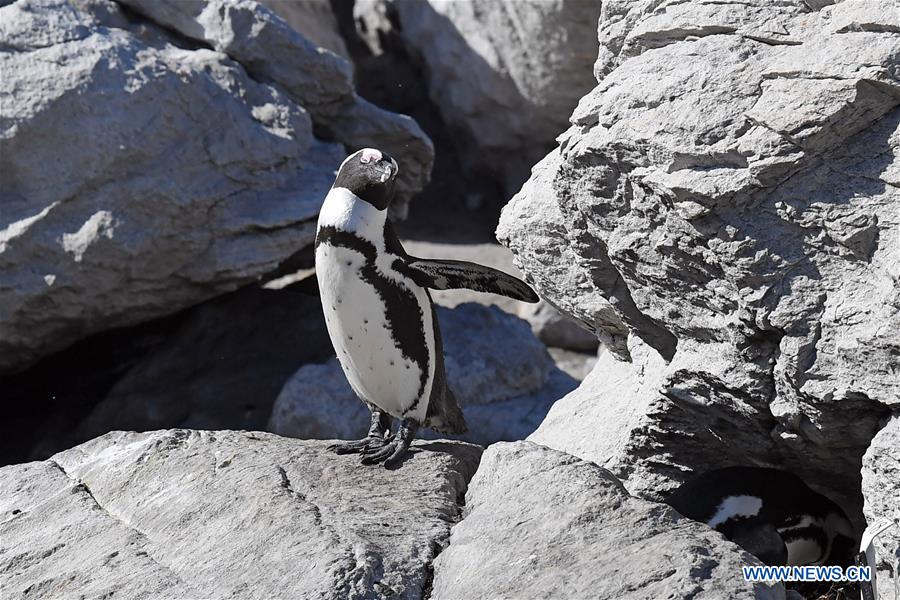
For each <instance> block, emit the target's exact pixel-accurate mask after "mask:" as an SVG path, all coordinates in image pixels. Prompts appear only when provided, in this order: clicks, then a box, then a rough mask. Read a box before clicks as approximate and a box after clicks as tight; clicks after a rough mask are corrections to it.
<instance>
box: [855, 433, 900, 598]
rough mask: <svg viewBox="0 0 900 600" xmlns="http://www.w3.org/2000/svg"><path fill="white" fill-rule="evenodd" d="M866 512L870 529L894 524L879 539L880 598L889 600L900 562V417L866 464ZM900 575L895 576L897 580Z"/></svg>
mask: <svg viewBox="0 0 900 600" xmlns="http://www.w3.org/2000/svg"><path fill="white" fill-rule="evenodd" d="M862 463H863V464H862V493H863V497H865V506H864V507H863V512H864V513H865V515H866V521H867V522H868V523H869V524H870V525H874V524H875V523H877V522H879V521H881V520H887V521H889V522H892V523H893V524H894V526H893V527H891V528H890V529H887V530H886V531H884V532H883V533H882V534H881V535H879V536H878V537H877V538H875V556H876V559H877V561H878V566H879V570H880V572H879V574H878V593H879V598H884V599H886V600H887V599H889V598H891V597H892V594H893V587H894V582H893V581H892V580H891V578H890V573H891V571H893V570H894V569H896V567H897V564H898V563H897V561H898V559H900V554H898V553H900V416H897V415H895V416H893V417H892V418H891V419H890V420H889V421H888V422H887V425H885V427H884V428H883V429H882V430H881V431H879V432H878V434H877V435H876V436H875V437H874V438H873V439H872V445H871V446H869V449H868V450H867V451H866V453H865V455H864V456H863V461H862ZM897 576H898V575H897V573H896V572H894V573H893V577H894V578H896V577H897Z"/></svg>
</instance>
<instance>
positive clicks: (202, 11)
mask: <svg viewBox="0 0 900 600" xmlns="http://www.w3.org/2000/svg"><path fill="white" fill-rule="evenodd" d="M118 1H119V2H120V3H122V4H124V5H126V6H128V7H129V8H131V9H133V10H135V11H137V12H139V13H140V14H142V15H144V16H146V17H147V18H149V19H151V20H152V21H154V22H155V23H158V24H160V25H162V26H164V27H169V28H172V29H174V30H176V31H177V32H178V33H180V34H181V35H183V36H186V37H188V38H190V39H192V40H196V41H198V42H201V43H204V44H208V45H210V46H212V47H213V48H215V49H216V50H217V51H219V52H222V53H224V54H226V55H228V56H229V57H230V58H232V59H234V60H236V61H237V62H239V63H240V64H241V65H242V66H243V67H244V68H245V69H246V70H247V73H248V74H249V75H250V76H252V77H254V78H256V79H260V80H263V81H272V82H274V83H276V84H278V86H280V87H281V88H282V89H284V90H285V91H286V92H287V93H288V94H289V95H290V97H291V98H292V99H293V100H294V101H296V102H297V103H299V104H301V105H302V106H303V107H304V108H305V109H306V110H307V111H309V115H310V117H311V118H312V120H313V122H314V123H315V125H316V127H317V134H321V135H324V136H325V137H327V138H334V139H336V140H339V141H341V142H342V143H343V144H344V146H345V147H347V148H348V149H358V148H363V147H366V146H372V147H376V148H380V149H382V150H385V151H387V152H388V153H389V154H390V155H392V156H393V157H394V158H396V159H397V162H398V163H400V165H401V166H402V170H401V172H400V174H399V175H398V176H397V185H396V193H397V200H396V201H395V202H394V203H393V205H392V206H391V209H392V211H393V212H394V214H395V215H397V216H399V217H402V216H404V215H405V214H406V208H407V207H406V201H408V199H409V198H410V197H411V196H412V195H413V194H415V193H416V192H418V191H419V190H421V189H422V188H423V187H424V186H425V184H426V183H427V182H428V177H429V174H430V172H431V165H432V163H433V162H434V148H433V147H432V144H431V140H429V139H428V137H427V136H426V135H425V134H424V133H423V132H422V130H421V129H420V128H419V126H418V125H417V124H416V123H415V121H413V120H412V119H410V118H409V117H407V116H404V115H397V114H393V113H390V112H387V111H384V110H382V109H380V108H378V107H377V106H375V105H373V104H371V103H369V102H367V101H366V100H364V99H362V98H360V97H359V96H357V95H356V93H355V92H354V91H353V68H352V66H351V65H350V63H349V62H347V61H346V60H344V59H342V58H341V57H339V56H337V55H335V54H332V53H330V52H321V51H320V49H319V48H318V47H317V46H316V45H315V44H313V43H312V42H310V41H309V40H307V39H306V38H304V37H303V36H302V35H300V34H299V33H297V32H296V31H294V30H293V29H291V27H290V26H289V25H288V24H287V23H286V22H285V21H283V20H282V19H281V18H279V17H278V16H277V15H275V13H273V12H271V11H270V10H268V9H267V8H265V7H263V6H261V5H260V4H257V3H256V2H255V1H254V0H211V1H209V2H206V1H202V2H197V1H196V0H194V1H191V2H183V1H182V0H118Z"/></svg>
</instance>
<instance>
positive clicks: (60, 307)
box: [0, 0, 433, 372]
mask: <svg viewBox="0 0 900 600" xmlns="http://www.w3.org/2000/svg"><path fill="white" fill-rule="evenodd" d="M4 4H5V5H4V6H3V7H2V8H0V41H2V45H3V46H4V48H6V49H7V51H5V52H3V53H0V70H2V72H3V73H4V76H3V78H2V82H0V170H2V172H3V173H4V179H3V181H4V185H3V186H2V187H3V189H2V195H0V215H2V217H0V315H2V319H0V372H2V371H11V370H16V369H20V368H22V367H24V366H26V365H28V364H30V363H32V362H34V361H35V360H37V359H38V358H40V357H42V356H44V355H47V354H48V353H51V352H53V351H56V350H59V349H61V348H63V347H65V346H66V345H68V344H70V343H72V342H73V341H75V340H77V339H81V338H83V337H85V336H86V335H89V334H91V333H93V332H97V331H100V330H105V329H109V328H113V327H119V326H123V325H128V324H132V323H138V322H142V321H146V320H148V319H150V318H154V317H157V316H160V315H164V314H169V313H172V312H174V311H177V310H179V309H182V308H185V307H187V306H190V305H192V304H195V303H197V302H199V301H202V300H204V299H207V298H210V297H214V296H216V295H219V294H222V293H225V292H228V291H231V290H234V289H236V288H238V287H239V286H241V285H242V284H245V283H247V282H249V281H252V280H254V279H256V278H257V277H259V276H260V275H262V274H264V273H266V272H269V271H272V270H273V269H275V268H276V267H277V266H278V265H279V264H280V263H282V262H283V261H285V260H286V259H287V258H289V257H291V256H292V255H294V254H295V253H297V252H299V251H300V250H301V249H302V248H303V247H304V246H307V245H308V244H310V243H311V241H312V239H313V235H314V227H315V218H316V213H317V210H318V206H319V204H320V202H321V199H322V197H323V196H324V194H325V193H326V191H327V190H328V188H329V186H330V184H331V182H332V180H333V174H334V170H335V168H336V167H337V165H339V164H340V161H341V160H342V158H343V157H344V155H345V149H346V148H355V147H359V146H365V145H373V146H380V147H383V148H385V149H386V150H388V151H392V152H394V153H395V154H396V155H397V156H398V159H399V160H400V162H401V164H402V165H403V167H404V170H403V171H404V172H403V173H402V174H401V177H402V178H403V181H402V182H401V184H400V185H401V187H402V190H401V192H402V195H403V198H402V199H401V200H400V202H399V203H398V205H397V208H398V211H397V212H398V214H400V213H403V212H404V208H405V204H404V201H405V199H408V197H409V196H410V195H411V193H412V192H414V191H416V190H418V189H421V188H422V186H423V185H424V184H425V182H426V181H427V178H428V173H429V170H430V165H431V161H432V156H433V153H432V150H431V145H430V141H429V140H428V139H427V138H426V137H425V135H424V134H423V133H422V132H421V130H420V129H419V128H418V126H417V125H415V123H414V122H413V121H412V120H411V119H409V118H407V117H402V116H401V115H396V114H393V113H388V112H386V111H382V110H381V109H378V108H376V107H374V106H373V105H371V104H369V103H367V102H365V101H364V100H362V99H360V98H359V97H357V96H356V95H355V93H354V91H353V87H352V82H351V75H352V73H351V68H350V66H349V64H348V63H347V62H346V61H345V60H343V59H341V58H340V57H338V56H336V55H334V54H332V53H330V52H327V51H320V49H319V48H317V47H316V46H315V45H314V44H313V43H311V42H309V41H307V40H306V39H305V38H303V37H302V36H301V35H300V34H298V33H296V32H294V31H293V30H292V29H291V28H290V27H288V26H287V25H286V24H285V23H284V22H283V21H281V20H280V19H279V18H277V17H276V16H274V15H273V14H272V13H271V12H269V11H268V10H266V9H265V8H263V7H260V6H258V5H257V4H255V3H253V2H248V1H242V2H220V1H214V2H210V3H196V2H163V1H156V0H153V1H152V2H140V1H138V0H134V1H129V2H127V3H126V4H127V6H128V8H127V9H125V8H122V7H121V6H120V5H119V4H114V3H112V2H109V1H107V0H84V1H79V2H71V1H68V0H19V1H17V2H12V3H4ZM201 9H202V10H201ZM225 124H227V126H224V125H225ZM51 166H52V168H51Z"/></svg>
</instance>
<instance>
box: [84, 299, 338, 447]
mask: <svg viewBox="0 0 900 600" xmlns="http://www.w3.org/2000/svg"><path fill="white" fill-rule="evenodd" d="M302 285H303V284H297V285H294V286H290V287H287V288H284V289H280V290H268V289H261V288H259V287H248V288H244V289H242V290H239V291H237V292H234V293H233V294H228V295H225V296H222V297H220V298H216V299H215V300H212V301H210V302H207V303H204V304H202V305H200V306H198V307H196V308H193V309H191V310H190V314H189V315H188V316H187V317H186V318H185V319H184V321H183V322H182V323H181V324H180V325H179V327H178V329H177V330H176V331H175V332H173V333H172V334H170V335H169V336H168V337H167V339H166V341H165V343H164V344H163V345H162V346H161V347H160V348H156V349H154V351H153V352H151V353H150V354H148V355H147V356H146V357H144V358H143V360H141V361H140V362H139V363H138V364H136V365H135V366H133V367H132V368H131V369H130V370H129V371H128V372H127V373H125V374H124V375H123V376H122V377H121V378H120V379H119V380H118V381H117V382H116V383H115V385H114V386H113V387H112V389H111V390H110V391H109V392H108V393H107V394H106V396H105V398H104V399H103V400H102V401H101V402H100V403H99V404H98V405H97V406H96V407H95V408H94V409H93V411H92V412H91V413H90V414H89V415H88V416H87V417H86V418H85V419H84V421H82V423H81V424H80V425H79V426H78V428H77V432H76V437H77V439H78V441H84V440H88V439H90V438H92V437H95V436H97V435H101V434H103V433H106V432H107V431H112V430H115V429H122V430H136V431H147V430H153V429H168V428H173V427H184V428H189V429H193V428H196V429H248V430H259V429H263V428H264V427H265V425H266V423H267V421H268V420H269V416H270V414H271V412H272V405H273V404H274V403H275V399H276V398H277V397H278V394H279V393H280V391H281V388H282V387H283V386H284V384H285V382H286V381H287V380H288V379H289V378H290V376H291V375H292V374H293V373H294V371H296V370H297V367H298V365H303V364H307V363H318V362H321V361H324V360H326V359H328V358H329V357H331V356H333V355H334V350H333V349H332V347H331V341H330V340H329V338H328V332H327V331H326V329H325V320H324V318H323V317H322V311H321V305H320V301H319V298H318V297H317V296H314V295H310V294H308V293H305V290H304V289H303V288H302Z"/></svg>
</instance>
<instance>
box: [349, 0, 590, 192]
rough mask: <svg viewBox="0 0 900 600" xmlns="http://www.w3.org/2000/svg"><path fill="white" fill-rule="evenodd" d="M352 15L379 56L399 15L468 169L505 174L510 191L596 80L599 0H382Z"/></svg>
mask: <svg viewBox="0 0 900 600" xmlns="http://www.w3.org/2000/svg"><path fill="white" fill-rule="evenodd" d="M354 12H355V15H356V17H357V21H358V23H359V27H360V28H361V29H362V33H363V35H364V37H365V38H366V39H368V40H371V41H370V45H371V46H373V50H374V51H375V52H376V53H377V52H378V51H379V50H380V49H379V48H378V43H377V40H378V31H380V30H381V31H383V30H384V29H388V30H390V29H391V26H390V21H389V19H388V16H389V15H394V17H395V19H396V23H397V28H396V33H397V34H398V35H399V36H400V37H401V38H402V40H403V42H404V44H405V45H406V46H407V47H408V48H409V49H410V51H411V53H412V54H413V55H415V56H418V57H419V59H420V60H421V62H422V63H423V65H424V67H425V72H426V76H427V79H428V88H429V95H430V96H431V98H432V100H433V101H434V103H435V104H436V105H437V106H438V108H439V110H440V111H441V115H442V116H443V117H444V120H445V121H446V122H447V123H448V124H449V125H450V126H451V127H452V129H453V132H454V134H455V137H456V140H455V141H456V142H457V144H458V145H459V146H460V149H461V154H462V156H463V158H464V159H465V162H466V163H467V166H468V167H469V168H470V169H474V170H481V171H483V172H486V173H491V174H493V175H495V176H499V178H500V180H501V181H502V182H503V183H504V185H505V187H506V189H507V191H508V192H509V193H512V192H514V191H515V190H516V189H518V187H519V185H521V183H522V182H523V181H524V180H525V179H526V178H527V177H528V170H529V169H530V167H531V165H533V164H534V163H535V162H536V161H537V159H539V158H540V157H541V156H543V155H544V154H545V153H546V152H547V151H548V150H549V149H550V148H551V147H552V146H553V143H554V142H553V140H554V138H555V137H556V136H557V135H558V134H559V132H560V131H562V130H564V129H565V128H566V125H567V122H566V118H567V117H568V115H569V114H570V113H571V111H572V108H574V107H575V105H576V103H577V102H578V99H579V98H580V97H581V96H582V95H583V94H584V93H585V92H587V91H588V90H589V89H590V88H591V86H592V85H593V84H594V82H593V80H592V78H591V63H592V62H593V61H594V58H595V57H596V53H597V38H596V20H597V16H598V14H599V12H600V5H599V3H597V2H594V1H593V0H502V1H497V0H473V1H468V2H446V1H442V0H429V1H417V0H394V1H392V2H386V1H385V0H376V1H374V2H373V1H360V2H358V3H357V4H356V5H355V7H354Z"/></svg>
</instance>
